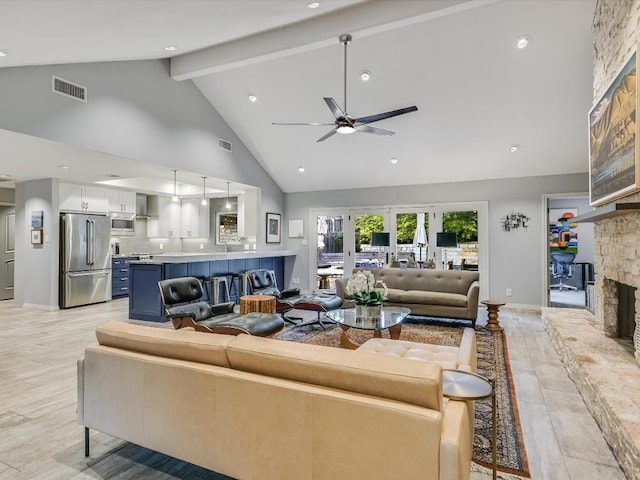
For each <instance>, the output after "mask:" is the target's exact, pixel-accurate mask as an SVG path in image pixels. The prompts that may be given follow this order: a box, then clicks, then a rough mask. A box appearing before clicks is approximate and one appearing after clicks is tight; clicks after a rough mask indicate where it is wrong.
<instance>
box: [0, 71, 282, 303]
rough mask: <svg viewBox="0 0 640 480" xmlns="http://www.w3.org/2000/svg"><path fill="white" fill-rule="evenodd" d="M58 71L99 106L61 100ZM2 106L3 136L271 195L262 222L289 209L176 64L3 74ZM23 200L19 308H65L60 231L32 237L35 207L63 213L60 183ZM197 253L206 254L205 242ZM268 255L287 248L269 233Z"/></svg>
mask: <svg viewBox="0 0 640 480" xmlns="http://www.w3.org/2000/svg"><path fill="white" fill-rule="evenodd" d="M52 74H55V75H57V76H59V77H62V78H64V79H66V80H69V81H72V82H75V83H78V84H80V85H83V86H85V87H87V89H88V99H89V101H88V102H87V103H82V102H77V101H74V100H70V99H67V98H65V97H63V96H60V95H56V94H53V93H51V75H52ZM0 104H1V105H2V108H1V109H0V128H2V129H6V130H12V131H16V132H20V133H24V134H28V135H33V136H36V137H42V138H46V139H50V140H55V141H59V142H62V143H66V144H70V145H74V146H77V147H84V148H88V149H91V150H97V151H102V152H106V153H110V154H114V155H118V156H121V157H125V158H131V159H135V160H139V161H143V162H149V163H153V164H158V165H163V166H166V167H167V168H169V169H174V168H175V169H178V170H187V171H192V172H196V173H200V174H202V175H207V176H211V177H219V178H223V179H227V180H230V181H233V182H239V183H244V184H248V185H254V186H257V187H260V188H261V190H262V197H261V198H262V201H261V205H260V209H261V212H260V215H259V216H258V218H264V215H265V213H266V212H282V211H283V205H284V195H283V193H282V191H281V190H280V188H279V187H278V186H277V185H276V183H275V182H274V181H273V179H272V178H271V177H270V176H269V175H268V174H267V172H266V171H265V170H264V169H263V168H262V166H261V165H260V164H259V163H258V162H257V161H256V159H255V158H254V157H253V155H252V154H251V153H250V152H249V151H248V150H247V149H246V147H245V146H244V145H243V144H242V142H241V141H240V139H239V138H238V137H237V136H236V135H235V134H234V133H233V131H232V130H231V129H230V128H229V126H228V125H227V123H226V122H225V121H224V119H222V117H220V115H219V114H218V113H217V112H216V111H215V109H214V108H213V107H212V106H211V104H210V103H209V102H208V101H207V100H206V98H205V97H204V96H203V95H202V94H201V93H200V91H199V90H198V89H197V88H196V87H195V85H194V84H193V82H191V81H190V80H189V81H184V82H176V81H174V80H172V79H171V78H170V77H169V73H168V62H167V61H163V60H149V61H135V62H107V63H92V64H77V65H49V66H38V67H16V68H4V69H1V70H0ZM219 137H220V138H224V139H226V140H229V141H231V142H232V143H233V153H231V154H230V153H228V152H225V151H223V150H220V149H219V148H218V146H217V145H218V144H217V140H218V138H219ZM0 173H2V172H0ZM52 185H55V188H52ZM7 198H9V197H7ZM1 200H2V197H1V196H0V201H1ZM11 200H13V199H11ZM15 202H16V209H17V212H16V213H17V215H16V227H17V228H18V227H19V228H20V230H19V233H18V234H17V238H16V250H17V251H16V286H15V296H16V299H17V301H18V302H19V304H29V305H32V306H40V307H42V308H54V307H55V306H56V305H57V303H58V300H57V290H58V289H57V283H58V273H57V269H58V245H57V235H58V234H57V231H56V232H55V236H53V235H52V236H51V237H50V243H49V244H45V245H43V246H42V247H41V248H39V249H38V248H35V247H32V245H31V243H30V236H27V233H28V226H29V221H30V212H31V211H32V210H44V211H45V212H47V213H46V217H45V218H49V219H52V218H54V214H55V218H56V219H57V216H58V212H57V208H58V192H57V183H55V181H54V180H51V179H49V180H46V181H45V180H43V181H34V182H31V181H30V182H25V183H24V184H23V185H20V184H18V185H17V186H16V193H15ZM35 204H37V205H36V206H34V205H35ZM45 225H46V223H45ZM49 225H51V223H50V224H49ZM55 225H56V226H55V227H54V228H57V220H56V224H55ZM45 228H47V227H45ZM51 233H54V232H51ZM45 234H46V232H45ZM187 247H188V249H191V248H193V249H197V248H199V244H197V245H196V244H194V245H191V244H189V245H188V246H187ZM258 248H259V249H269V248H271V249H281V248H282V247H281V245H266V244H265V243H264V236H263V235H260V234H259V235H258ZM18 250H19V251H18ZM36 271H37V272H38V275H37V281H35V282H34V281H33V278H32V276H33V275H34V272H36Z"/></svg>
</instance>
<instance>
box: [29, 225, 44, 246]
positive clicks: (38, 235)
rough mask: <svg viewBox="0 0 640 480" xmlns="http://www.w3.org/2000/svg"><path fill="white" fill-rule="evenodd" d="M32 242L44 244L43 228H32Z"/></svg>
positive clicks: (33, 243)
mask: <svg viewBox="0 0 640 480" xmlns="http://www.w3.org/2000/svg"><path fill="white" fill-rule="evenodd" d="M31 244H32V245H42V229H41V228H33V229H31Z"/></svg>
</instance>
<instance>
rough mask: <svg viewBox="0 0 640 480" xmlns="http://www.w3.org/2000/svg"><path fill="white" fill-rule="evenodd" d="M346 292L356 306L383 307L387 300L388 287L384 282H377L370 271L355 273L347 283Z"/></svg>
mask: <svg viewBox="0 0 640 480" xmlns="http://www.w3.org/2000/svg"><path fill="white" fill-rule="evenodd" d="M346 290H347V295H349V296H350V297H351V298H353V301H354V302H355V303H356V305H382V303H383V302H384V301H385V300H386V299H387V286H386V285H385V284H384V282H376V279H375V277H374V276H373V273H371V272H370V271H368V270H358V271H357V272H356V273H354V274H353V276H352V277H351V278H349V280H348V281H347V289H346Z"/></svg>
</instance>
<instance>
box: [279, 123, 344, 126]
mask: <svg viewBox="0 0 640 480" xmlns="http://www.w3.org/2000/svg"><path fill="white" fill-rule="evenodd" d="M271 125H313V126H320V125H326V126H331V125H335V122H332V123H316V122H313V123H304V122H294V123H280V122H273V123H272V124H271Z"/></svg>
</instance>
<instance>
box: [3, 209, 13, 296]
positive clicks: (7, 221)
mask: <svg viewBox="0 0 640 480" xmlns="http://www.w3.org/2000/svg"><path fill="white" fill-rule="evenodd" d="M15 231H16V211H15V208H14V207H3V206H0V300H10V299H12V298H13V292H14V272H15V260H14V257H15Z"/></svg>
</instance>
